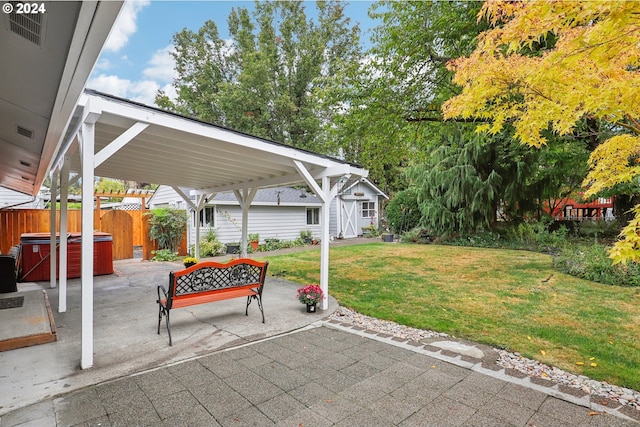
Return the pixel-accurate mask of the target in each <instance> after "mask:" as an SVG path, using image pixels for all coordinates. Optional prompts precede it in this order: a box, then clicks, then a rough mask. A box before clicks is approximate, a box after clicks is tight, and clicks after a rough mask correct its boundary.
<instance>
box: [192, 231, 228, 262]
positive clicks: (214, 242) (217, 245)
mask: <svg viewBox="0 0 640 427" xmlns="http://www.w3.org/2000/svg"><path fill="white" fill-rule="evenodd" d="M192 251H193V250H192ZM226 251H227V249H226V247H225V245H224V243H222V242H220V241H219V240H218V238H217V236H216V233H215V231H213V230H209V232H208V233H207V235H206V236H205V237H204V238H201V239H200V256H201V257H210V256H217V255H222V254H224V253H225V252H226Z"/></svg>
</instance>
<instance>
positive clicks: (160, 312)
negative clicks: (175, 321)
mask: <svg viewBox="0 0 640 427" xmlns="http://www.w3.org/2000/svg"><path fill="white" fill-rule="evenodd" d="M163 315H164V316H165V317H166V319H165V320H166V322H167V332H168V333H169V346H172V345H173V343H172V341H171V322H170V321H169V310H167V309H166V308H164V307H163V306H162V305H161V304H158V335H160V323H162V316H163Z"/></svg>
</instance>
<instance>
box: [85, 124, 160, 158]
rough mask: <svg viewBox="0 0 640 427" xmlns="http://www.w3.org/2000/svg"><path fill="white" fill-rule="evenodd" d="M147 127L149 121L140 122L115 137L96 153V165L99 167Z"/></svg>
mask: <svg viewBox="0 0 640 427" xmlns="http://www.w3.org/2000/svg"><path fill="white" fill-rule="evenodd" d="M147 127H149V124H148V123H141V122H138V123H136V124H134V125H133V126H131V127H130V128H129V129H127V130H126V131H124V133H123V134H122V135H120V136H119V137H117V138H116V139H114V140H113V141H112V142H111V143H110V144H109V145H107V146H106V147H104V148H103V149H102V150H100V152H99V153H96V155H95V158H94V165H95V167H96V168H97V167H98V166H100V165H101V164H102V163H104V162H105V161H106V160H107V159H109V157H111V156H113V155H114V154H115V153H117V152H118V150H120V149H121V148H122V147H124V146H125V145H127V144H128V143H129V142H131V140H132V139H133V138H135V137H136V136H138V135H140V134H141V133H142V132H143V131H144V130H145V129H146V128H147Z"/></svg>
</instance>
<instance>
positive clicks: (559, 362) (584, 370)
mask: <svg viewBox="0 0 640 427" xmlns="http://www.w3.org/2000/svg"><path fill="white" fill-rule="evenodd" d="M268 260H269V262H270V265H269V270H270V274H272V275H280V276H282V277H283V278H286V279H289V280H292V281H294V282H298V283H301V284H307V283H318V282H319V265H320V252H319V251H317V250H310V251H305V252H298V253H292V254H286V255H278V256H271V257H269V259H268ZM329 274H330V277H329V292H330V293H331V295H332V296H333V297H335V298H336V299H337V300H338V301H339V302H340V304H341V305H343V306H345V307H348V308H351V309H353V310H356V311H357V312H359V313H362V314H364V315H367V316H372V317H377V318H380V319H386V320H391V321H394V322H397V323H400V324H404V325H408V326H413V327H416V328H421V329H431V330H434V331H439V332H446V333H448V334H450V335H454V336H456V337H460V338H467V339H470V340H473V341H476V342H480V343H484V344H489V345H492V346H495V347H498V348H504V349H507V350H509V351H518V352H520V353H521V354H522V355H523V356H526V357H529V358H533V359H536V360H539V361H540V362H543V363H546V364H549V365H552V366H556V367H559V368H561V369H565V370H567V371H570V372H574V373H577V374H584V375H587V376H589V377H590V378H593V379H597V380H601V381H602V380H604V381H607V382H609V383H611V384H616V385H619V386H624V387H628V388H632V389H635V390H639V389H640V288H629V287H616V286H607V285H601V284H598V283H594V282H589V281H585V280H581V279H578V278H575V277H572V276H568V275H566V274H562V273H560V272H558V271H556V270H554V269H553V268H552V266H551V258H550V257H549V256H547V255H542V254H538V253H533V252H526V251H511V250H498V249H477V248H466V247H453V246H438V245H410V244H384V243H374V244H366V245H353V246H344V247H335V248H332V249H331V255H330V272H329ZM292 298H295V295H293V296H292ZM592 365H595V366H592Z"/></svg>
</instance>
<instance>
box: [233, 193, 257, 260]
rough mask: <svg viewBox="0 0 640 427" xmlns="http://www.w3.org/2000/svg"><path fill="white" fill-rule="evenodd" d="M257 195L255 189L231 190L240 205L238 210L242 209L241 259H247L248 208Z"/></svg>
mask: <svg viewBox="0 0 640 427" xmlns="http://www.w3.org/2000/svg"><path fill="white" fill-rule="evenodd" d="M257 193H258V189H257V188H243V189H242V192H240V190H233V194H235V196H236V199H238V203H240V208H241V209H242V238H241V239H240V256H241V257H242V258H246V257H247V245H248V244H249V241H248V239H247V232H248V228H249V206H251V202H253V198H254V197H256V194H257Z"/></svg>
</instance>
